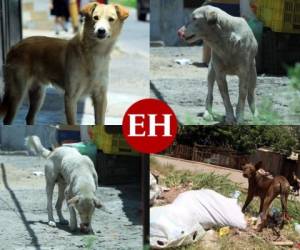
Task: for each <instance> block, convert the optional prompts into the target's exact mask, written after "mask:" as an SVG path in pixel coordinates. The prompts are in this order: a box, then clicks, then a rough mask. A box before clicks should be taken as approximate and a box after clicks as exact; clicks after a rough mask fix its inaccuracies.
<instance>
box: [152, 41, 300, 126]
mask: <svg viewBox="0 0 300 250" xmlns="http://www.w3.org/2000/svg"><path fill="white" fill-rule="evenodd" d="M183 58H186V59H189V60H190V63H191V64H187V65H179V64H178V63H176V62H175V60H177V59H183ZM201 59H202V47H198V46H197V47H196V46H195V47H152V48H151V49H150V79H151V95H152V96H153V97H157V98H160V99H163V100H164V101H165V102H166V103H168V104H169V105H170V106H171V107H172V108H173V109H174V110H175V113H176V115H177V118H178V120H179V121H180V122H181V123H182V124H186V125H190V124H213V123H216V122H215V121H213V122H208V121H205V120H204V119H203V117H202V116H203V113H204V110H205V99H206V94H207V81H206V77H207V68H206V67H203V66H201V64H200V63H201ZM227 80H228V88H229V94H230V97H231V101H232V105H233V106H234V107H236V104H237V98H238V78H237V77H236V76H228V77H227ZM288 84H289V81H288V78H287V77H273V76H265V75H260V76H258V80H257V91H256V94H257V107H258V110H259V112H260V113H261V114H263V113H267V114H268V113H275V114H274V115H273V117H271V118H270V117H269V118H268V120H266V121H264V120H263V119H262V120H261V121H258V122H259V123H264V122H265V123H268V124H272V123H271V122H275V123H278V124H279V123H280V124H300V118H299V117H300V116H299V114H297V113H296V112H294V103H293V100H294V98H293V95H294V94H295V93H294V92H293V91H291V89H290V87H289V86H288ZM213 111H214V112H215V113H217V114H218V115H224V114H225V109H224V106H223V101H222V98H221V95H220V93H219V90H218V87H217V85H216V84H215V88H214V102H213ZM245 111H246V113H245V119H246V123H249V124H251V123H258V122H257V121H253V116H252V114H251V112H250V109H249V107H248V106H247V105H246V109H245ZM268 115H269V114H268ZM275 116H276V118H275ZM270 119H271V121H270Z"/></svg>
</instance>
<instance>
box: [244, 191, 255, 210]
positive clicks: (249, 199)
mask: <svg viewBox="0 0 300 250" xmlns="http://www.w3.org/2000/svg"><path fill="white" fill-rule="evenodd" d="M252 199H253V194H249V193H248V195H247V198H246V201H245V204H244V206H243V208H242V212H243V213H245V211H246V208H247V207H248V205H249V203H250V202H251V201H252Z"/></svg>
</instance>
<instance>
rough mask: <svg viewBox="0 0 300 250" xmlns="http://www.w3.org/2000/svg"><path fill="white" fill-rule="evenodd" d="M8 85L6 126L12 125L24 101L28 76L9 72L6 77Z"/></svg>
mask: <svg viewBox="0 0 300 250" xmlns="http://www.w3.org/2000/svg"><path fill="white" fill-rule="evenodd" d="M6 80H7V83H6V86H8V87H7V94H5V95H7V97H6V98H7V112H6V114H5V116H4V119H3V124H4V125H9V124H11V123H12V121H13V119H14V118H15V115H16V113H17V110H18V108H19V106H20V104H21V102H22V100H23V97H24V94H25V93H26V89H27V86H28V84H29V83H28V80H27V79H26V76H20V77H19V76H18V72H14V71H13V72H9V73H7V77H6Z"/></svg>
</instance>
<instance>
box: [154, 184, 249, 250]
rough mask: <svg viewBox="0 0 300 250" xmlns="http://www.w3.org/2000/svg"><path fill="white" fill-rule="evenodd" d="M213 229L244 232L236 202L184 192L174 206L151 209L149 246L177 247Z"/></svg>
mask: <svg viewBox="0 0 300 250" xmlns="http://www.w3.org/2000/svg"><path fill="white" fill-rule="evenodd" d="M213 226H225V227H226V226H231V227H237V228H240V229H245V228H246V220H245V217H244V214H243V213H242V211H241V208H240V206H239V205H238V204H237V202H236V199H231V198H227V197H225V196H223V195H221V194H219V193H217V192H215V191H213V190H209V189H201V190H192V191H186V192H184V193H181V194H179V195H178V197H177V198H176V199H175V200H174V201H173V203H171V204H168V205H165V206H160V207H152V208H150V246H151V247H154V248H166V247H176V246H182V245H186V244H191V243H193V242H195V241H198V240H199V239H201V238H202V237H203V236H204V234H205V231H204V228H205V229H211V228H212V227H213Z"/></svg>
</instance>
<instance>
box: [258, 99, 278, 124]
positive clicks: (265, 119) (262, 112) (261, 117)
mask: <svg viewBox="0 0 300 250" xmlns="http://www.w3.org/2000/svg"><path fill="white" fill-rule="evenodd" d="M257 110H258V116H257V117H254V119H253V124H255V125H263V124H268V125H279V124H282V123H283V121H281V119H280V116H279V114H278V112H277V111H276V110H274V108H273V101H272V99H268V98H264V99H263V100H262V102H261V104H260V106H259V107H257Z"/></svg>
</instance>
